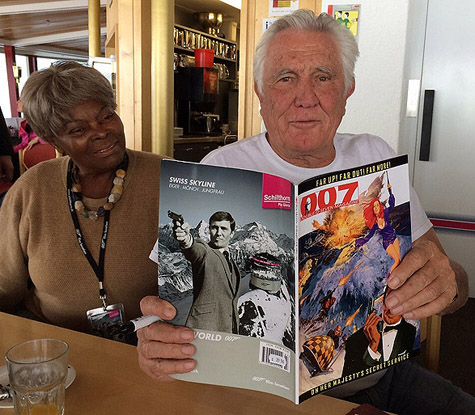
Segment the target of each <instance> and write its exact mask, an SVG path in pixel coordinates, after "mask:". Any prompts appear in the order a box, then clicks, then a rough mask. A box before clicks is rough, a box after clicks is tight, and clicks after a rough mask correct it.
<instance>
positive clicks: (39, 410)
mask: <svg viewBox="0 0 475 415" xmlns="http://www.w3.org/2000/svg"><path fill="white" fill-rule="evenodd" d="M68 351H69V346H68V344H67V343H66V342H64V341H62V340H59V339H36V340H30V341H27V342H24V343H20V344H17V345H16V346H13V347H12V348H11V349H10V350H8V352H7V353H6V355H5V359H6V361H7V368H8V377H9V379H10V385H11V392H12V395H13V402H14V406H15V414H16V415H63V414H64V383H65V380H66V375H67V373H68Z"/></svg>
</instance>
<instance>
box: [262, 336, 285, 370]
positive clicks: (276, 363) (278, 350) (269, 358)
mask: <svg viewBox="0 0 475 415" xmlns="http://www.w3.org/2000/svg"><path fill="white" fill-rule="evenodd" d="M259 363H262V364H264V365H269V366H273V367H277V368H279V369H283V370H286V371H287V372H290V352H289V351H288V350H286V349H284V348H283V347H280V346H277V345H275V344H272V343H265V342H261V343H260V346H259Z"/></svg>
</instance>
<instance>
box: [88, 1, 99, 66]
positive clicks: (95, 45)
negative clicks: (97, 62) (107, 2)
mask: <svg viewBox="0 0 475 415" xmlns="http://www.w3.org/2000/svg"><path fill="white" fill-rule="evenodd" d="M87 19H88V29H89V56H90V57H98V56H101V2H100V0H89V3H88V13H87Z"/></svg>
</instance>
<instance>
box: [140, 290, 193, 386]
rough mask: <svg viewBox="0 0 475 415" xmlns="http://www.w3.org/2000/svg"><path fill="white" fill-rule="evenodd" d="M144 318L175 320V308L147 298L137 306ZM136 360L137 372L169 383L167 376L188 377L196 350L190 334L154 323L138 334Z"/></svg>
mask: <svg viewBox="0 0 475 415" xmlns="http://www.w3.org/2000/svg"><path fill="white" fill-rule="evenodd" d="M140 309H141V310H142V314H143V315H147V314H154V315H157V316H159V317H160V318H161V319H163V320H171V319H173V318H174V317H175V314H176V310H175V308H174V307H173V306H172V305H171V304H170V303H168V302H167V301H165V300H161V299H160V298H158V297H153V296H148V297H145V298H143V299H142V301H141V302H140ZM137 337H138V344H137V351H138V355H139V356H138V360H139V366H140V368H141V369H142V370H143V371H144V372H145V373H146V374H147V375H148V376H150V377H151V378H153V379H156V380H158V381H161V382H171V381H173V380H174V379H173V378H172V377H170V376H169V375H172V374H175V373H187V372H190V371H191V370H193V369H194V368H195V361H194V360H193V359H191V356H193V355H194V354H195V351H196V349H195V346H193V345H192V344H190V342H191V341H192V340H193V338H194V333H193V330H191V329H189V328H186V327H182V326H174V325H172V324H168V323H164V322H157V323H153V324H151V325H150V326H147V327H144V328H143V329H140V330H138V331H137Z"/></svg>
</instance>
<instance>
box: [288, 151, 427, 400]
mask: <svg viewBox="0 0 475 415" xmlns="http://www.w3.org/2000/svg"><path fill="white" fill-rule="evenodd" d="M409 189H410V187H409V175H408V167H407V156H400V157H396V158H394V159H390V160H385V161H381V162H379V163H374V164H371V165H367V166H362V167H359V168H355V169H349V170H348V171H340V172H334V173H330V174H328V175H325V176H322V177H319V178H317V179H313V180H309V181H306V182H304V183H302V184H300V185H299V190H298V193H299V194H298V206H299V207H298V208H299V209H300V211H299V212H297V215H298V216H299V218H300V219H299V226H298V246H299V256H298V263H299V270H298V273H299V278H298V281H299V282H298V301H299V342H298V343H299V350H298V351H297V354H298V358H299V401H300V402H302V401H304V400H306V399H308V398H309V397H311V396H313V395H315V394H318V393H320V392H323V391H326V390H329V389H331V388H334V387H336V386H339V385H342V384H344V383H347V382H350V381H353V380H356V379H360V378H363V377H365V376H368V375H370V374H372V373H375V372H377V371H380V370H383V369H385V368H388V367H389V366H391V365H394V364H397V363H398V362H401V361H403V360H406V359H408V358H409V357H412V356H414V355H417V354H418V351H419V349H420V332H419V322H418V321H415V320H405V319H404V318H402V316H395V315H392V314H391V313H390V312H389V310H388V309H386V308H385V306H384V298H385V296H386V295H387V294H388V291H389V288H388V287H387V285H386V282H387V279H388V277H389V275H390V274H391V272H392V270H393V269H394V268H395V267H396V266H397V265H398V264H399V262H400V261H401V259H402V258H403V257H404V255H405V254H406V253H407V252H408V250H409V249H410V248H411V243H412V242H411V222H410V198H409V192H410V190H409Z"/></svg>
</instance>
